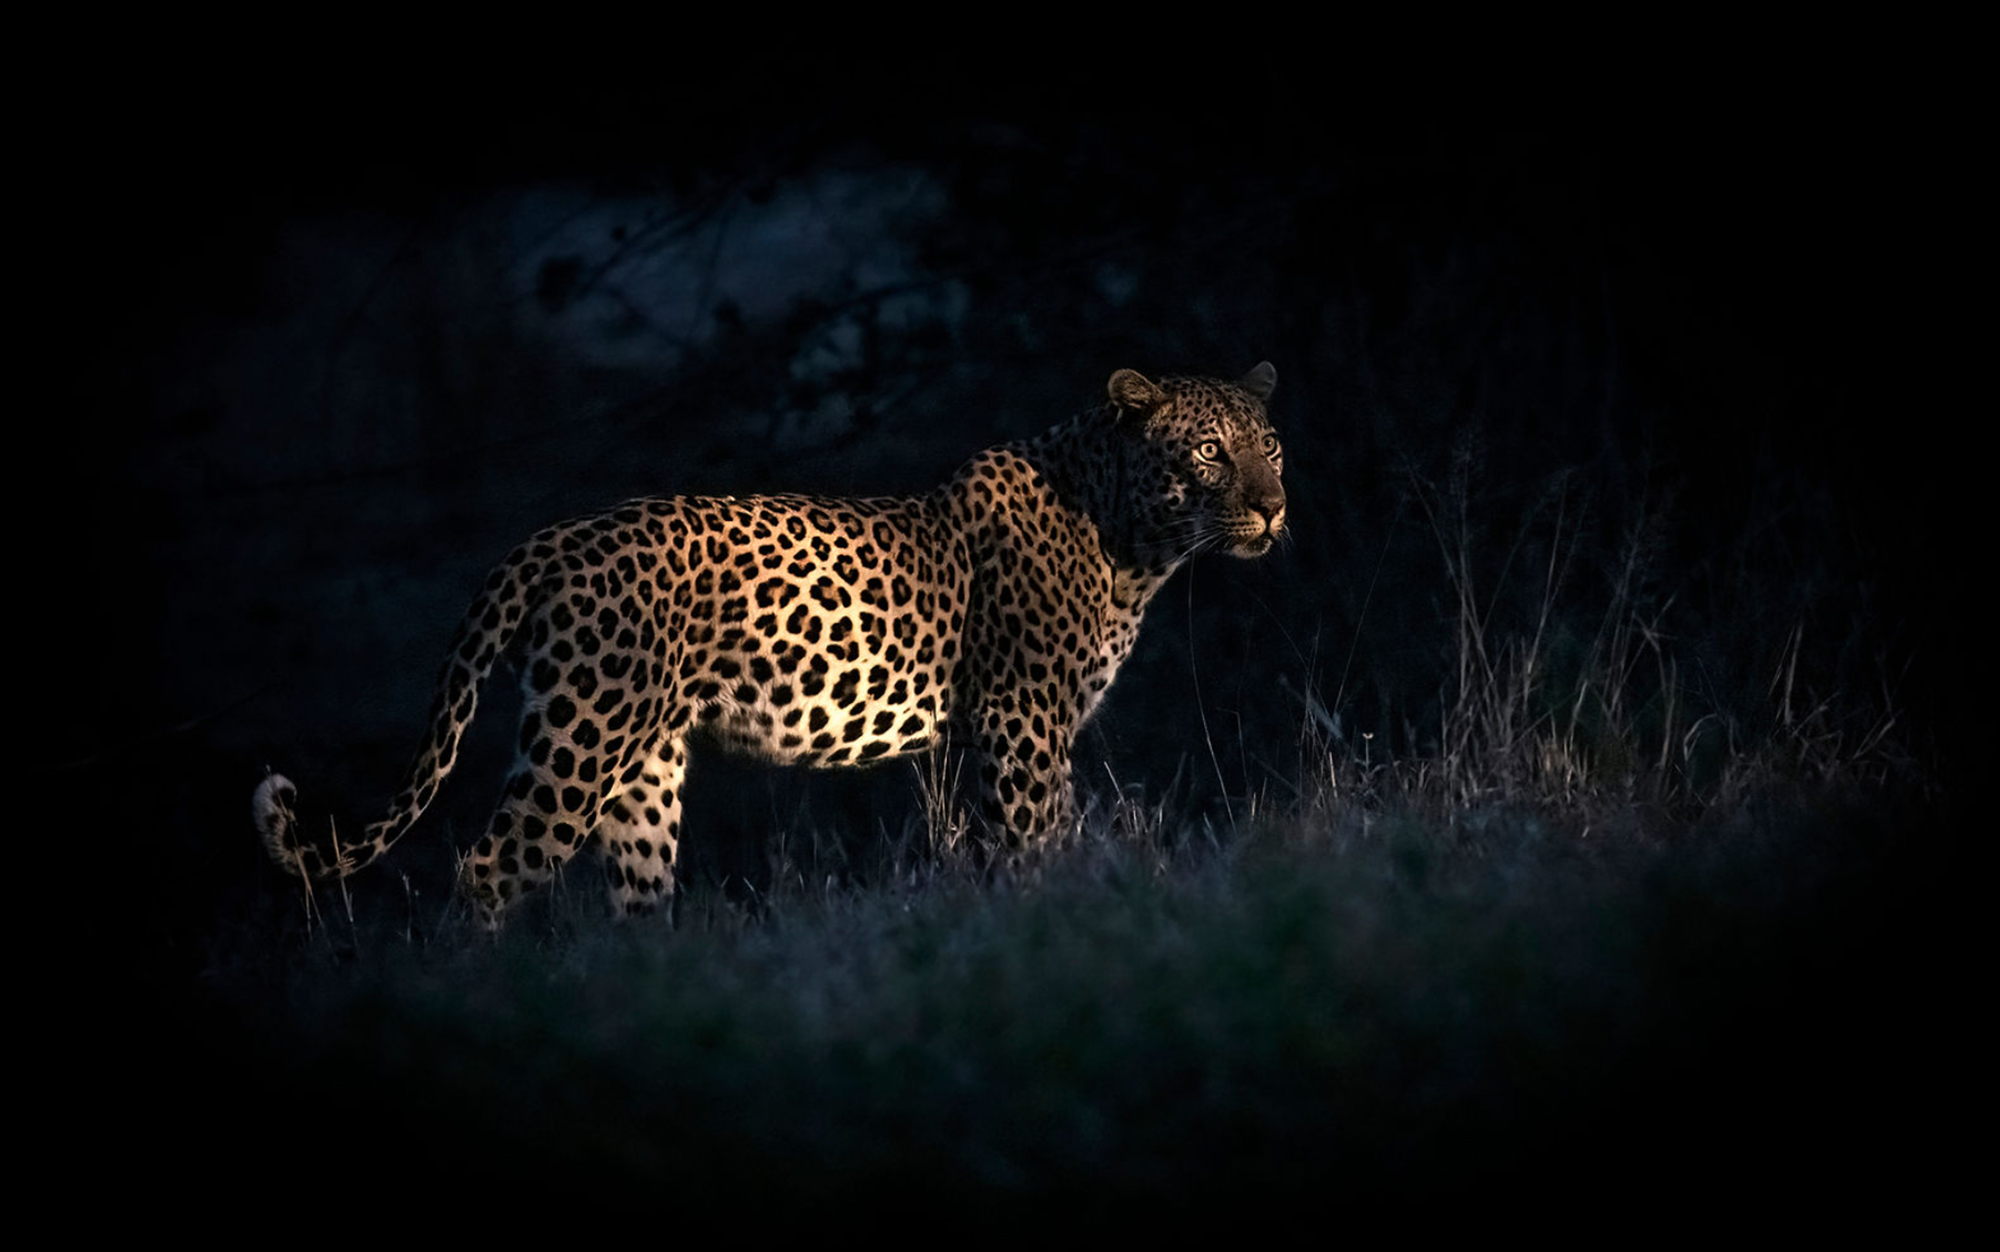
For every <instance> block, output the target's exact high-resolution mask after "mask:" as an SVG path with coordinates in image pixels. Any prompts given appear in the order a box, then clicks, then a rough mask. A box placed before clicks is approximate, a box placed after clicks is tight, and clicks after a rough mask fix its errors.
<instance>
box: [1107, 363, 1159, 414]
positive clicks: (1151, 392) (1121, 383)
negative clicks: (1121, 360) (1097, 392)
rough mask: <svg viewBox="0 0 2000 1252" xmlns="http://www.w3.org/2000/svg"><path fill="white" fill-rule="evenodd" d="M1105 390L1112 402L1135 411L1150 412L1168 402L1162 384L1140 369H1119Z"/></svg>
mask: <svg viewBox="0 0 2000 1252" xmlns="http://www.w3.org/2000/svg"><path fill="white" fill-rule="evenodd" d="M1104 390H1105V394H1107V395H1109V396H1110V397H1111V403H1113V404H1115V405H1117V406H1118V407H1119V408H1121V409H1128V410H1130V411H1132V412H1134V413H1150V412H1152V411H1153V410H1154V409H1157V408H1159V407H1160V406H1161V405H1162V404H1165V403H1166V402H1167V393H1166V392H1165V391H1163V390H1162V389H1161V388H1160V385H1159V384H1158V383H1155V382H1154V381H1153V380H1152V379H1150V378H1147V377H1146V376H1145V375H1144V374H1141V373H1140V372H1139V371H1138V370H1119V371H1118V372H1117V373H1116V374H1113V375H1112V376H1111V381H1110V382H1108V383H1106V384H1105V385H1104Z"/></svg>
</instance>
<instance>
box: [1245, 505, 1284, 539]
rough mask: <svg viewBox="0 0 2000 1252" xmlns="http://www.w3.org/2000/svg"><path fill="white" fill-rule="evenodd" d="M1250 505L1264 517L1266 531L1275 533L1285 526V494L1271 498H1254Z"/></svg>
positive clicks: (1258, 514) (1271, 533) (1270, 533)
mask: <svg viewBox="0 0 2000 1252" xmlns="http://www.w3.org/2000/svg"><path fill="white" fill-rule="evenodd" d="M1250 507H1251V509H1252V510H1254V511H1255V512H1256V514H1257V516H1259V517H1261V518H1263V519H1264V533H1265V534H1269V535H1275V534H1277V533H1278V532H1279V531H1280V530H1283V529H1284V526H1285V500H1284V497H1283V496H1279V497H1277V498H1276V499H1271V500H1252V501H1251V502H1250Z"/></svg>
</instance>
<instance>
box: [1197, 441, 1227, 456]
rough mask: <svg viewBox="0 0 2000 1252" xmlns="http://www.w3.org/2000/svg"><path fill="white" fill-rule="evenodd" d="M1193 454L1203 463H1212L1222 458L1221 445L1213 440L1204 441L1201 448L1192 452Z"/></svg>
mask: <svg viewBox="0 0 2000 1252" xmlns="http://www.w3.org/2000/svg"><path fill="white" fill-rule="evenodd" d="M1194 454H1195V455H1196V456H1198V457H1200V458H1201V459H1202V460H1204V461H1214V460H1217V459H1219V458H1220V457H1221V456H1222V445H1221V444H1219V443H1217V442H1216V441H1215V440H1213V439H1205V440H1203V441H1202V444H1201V446H1200V447H1199V448H1196V449H1195V450H1194Z"/></svg>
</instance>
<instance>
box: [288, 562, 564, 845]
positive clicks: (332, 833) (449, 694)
mask: <svg viewBox="0 0 2000 1252" xmlns="http://www.w3.org/2000/svg"><path fill="white" fill-rule="evenodd" d="M538 538H539V536H538ZM534 546H535V545H533V544H530V545H526V546H523V547H522V548H519V549H516V550H515V552H514V553H513V554H512V555H510V556H509V557H508V558H507V559H506V560H505V561H503V562H501V563H500V565H499V566H497V567H496V568H495V569H494V570H493V572H492V574H490V575H488V577H487V579H486V585H485V587H484V588H483V589H481V591H480V593H479V594H478V595H477V596H476V597H474V598H473V601H472V607H471V608H469V609H467V610H466V614H465V620H464V621H463V622H461V623H460V624H459V628H458V635H457V637H456V638H454V639H453V640H452V646H451V652H450V653H449V654H448V655H447V656H446V657H445V662H444V668H443V671H442V672H441V673H440V674H439V675H438V685H437V696H436V698H435V699H434V700H433V701H432V703H431V713H430V718H429V720H428V722H427V725H428V726H429V728H430V729H429V730H427V731H426V732H425V733H424V741H423V743H422V745H421V746H419V747H418V749H417V754H416V757H415V759H413V760H412V761H411V762H410V767H409V769H408V770H407V771H405V773H404V775H403V783H402V786H401V787H399V788H398V789H397V791H396V797H395V799H393V800H391V801H390V802H389V811H388V813H387V814H386V815H385V816H383V817H382V818H381V819H379V820H377V821H375V822H373V823H371V824H369V825H368V827H367V828H366V829H364V830H363V831H361V833H360V835H359V837H352V836H345V835H342V834H341V832H340V831H339V830H338V829H337V828H336V827H335V825H334V823H333V822H332V820H331V819H328V820H327V821H326V822H325V824H324V827H323V828H320V827H319V826H318V825H317V824H315V826H314V828H313V829H311V830H308V829H306V827H305V825H304V824H303V823H301V822H300V820H299V816H298V788H297V787H296V786H294V784H293V783H292V780H291V779H289V778H286V777H285V776H284V775H283V774H275V773H274V774H269V775H267V776H266V777H265V779H264V781H263V782H261V783H259V784H258V786H257V790H256V791H255V792H254V793H253V794H252V795H251V797H250V820H251V822H252V823H253V824H254V825H255V826H256V827H257V833H258V834H259V835H260V836H261V837H262V838H263V841H264V851H265V852H266V853H268V854H269V855H270V857H271V860H272V861H274V862H276V864H277V865H278V866H279V868H281V869H283V870H285V871H286V872H288V873H291V874H295V875H297V876H298V877H300V878H305V879H315V878H329V877H339V878H345V877H346V876H347V875H349V874H351V873H353V872H354V871H356V870H358V869H360V868H362V867H363V866H365V865H368V864H369V863H371V862H373V861H374V860H376V859H377V858H378V857H380V856H381V855H382V854H383V853H385V852H387V851H388V850H389V848H390V847H391V846H392V845H393V844H394V843H395V842H396V840H398V839H400V838H402V837H403V832H405V831H407V830H408V829H409V828H410V827H411V826H413V825H415V824H416V821H417V819H418V818H419V817H421V816H422V815H423V812H424V809H426V808H427V807H429V805H430V802H431V800H432V799H433V798H434V797H435V796H436V795H437V791H438V788H439V787H440V786H441V785H442V784H443V783H444V779H445V775H447V774H449V773H450V772H451V767H452V766H453V765H454V764H455V763H456V762H457V760H458V749H459V746H460V744H461V743H463V741H464V738H465V729H466V727H467V726H469V725H470V724H471V722H472V715H473V712H474V711H475V709H476V708H477V707H478V703H479V691H480V689H481V688H482V687H483V686H484V685H485V683H486V678H487V676H488V675H489V674H491V673H492V672H493V666H494V664H495V662H497V661H498V660H499V659H500V655H501V654H502V653H503V652H505V651H506V649H507V646H508V644H510V643H511V642H512V641H513V639H514V636H515V635H516V634H517V633H518V632H519V630H520V628H521V625H522V624H523V623H524V622H526V621H527V620H528V618H529V617H530V616H531V615H532V613H533V610H534V608H535V604H534V600H535V598H536V597H537V596H538V595H540V594H541V582H540V575H541V574H542V573H543V572H544V570H545V569H546V565H545V563H544V562H543V561H542V560H540V559H537V556H536V555H534V554H533V553H532V552H531V549H532V548H533V547H534Z"/></svg>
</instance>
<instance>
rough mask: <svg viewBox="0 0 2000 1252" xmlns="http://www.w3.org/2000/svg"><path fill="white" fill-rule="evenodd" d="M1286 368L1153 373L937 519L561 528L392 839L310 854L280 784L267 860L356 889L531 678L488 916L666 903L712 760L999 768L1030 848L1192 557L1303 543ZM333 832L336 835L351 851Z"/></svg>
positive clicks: (682, 508)
mask: <svg viewBox="0 0 2000 1252" xmlns="http://www.w3.org/2000/svg"><path fill="white" fill-rule="evenodd" d="M1276 380H1277V375H1276V371H1274V370H1273V369H1272V368H1271V366H1270V365H1269V363H1264V364H1260V365H1258V366H1257V367H1256V368H1255V369H1252V370H1251V371H1250V372H1249V373H1248V374H1246V375H1244V376H1243V377H1242V378H1241V379H1239V380H1237V381H1235V382H1223V381H1218V380H1214V379H1199V378H1169V379H1165V380H1163V381H1162V382H1159V383H1154V382H1152V381H1150V380H1148V379H1147V378H1145V377H1143V376H1142V375H1140V374H1138V373H1137V372H1135V371H1133V370H1119V371H1118V372H1117V373H1115V374H1113V375H1112V376H1111V379H1110V382H1109V384H1108V387H1107V390H1108V394H1109V403H1107V404H1105V405H1102V406H1100V407H1099V408H1096V409H1093V410H1090V411H1089V412H1086V413H1082V414H1079V415H1078V416H1076V417H1074V418H1071V419H1070V420H1069V421H1066V422H1063V423H1062V424H1060V425H1058V426H1056V427H1054V428H1053V429H1051V430H1049V431H1047V432H1046V433H1044V434H1042V435H1040V436H1039V437H1037V438H1034V439H1029V440H1024V441H1021V442H1017V443H1009V444H1003V445H1001V446H999V447H996V448H991V449H988V450H987V451H985V452H981V453H979V454H978V455H977V456H975V457H973V458H972V459H971V460H970V461H968V462H966V464H965V465H964V466H963V467H962V468H961V469H960V470H959V471H958V472H957V473H956V474H955V475H953V476H952V478H951V480H950V481H949V482H947V483H945V484H944V485H943V486H941V487H939V488H938V489H937V490H935V491H932V492H931V493H929V494H928V495H922V496H912V497H903V498H885V499H862V500H849V499H832V498H825V497H816V496H796V495H780V496H751V497H745V498H741V499H737V498H731V497H705V496H677V497H673V498H661V499H650V500H634V501H632V502H630V503H627V504H624V505H620V506H619V507H617V508H615V509H612V510H610V511H608V512H604V513H599V514H595V515H593V516H589V517H582V518H578V519H576V520H574V521H569V522H564V523H562V524H560V525H556V526H551V527H549V528H548V529H546V530H544V531H541V532H540V533H538V534H536V535H535V536H534V537H533V538H531V539H529V540H528V541H527V542H526V543H524V544H522V545H521V546H520V547H518V548H516V549H515V550H514V551H513V552H511V553H509V554H508V556H507V558H506V559H505V560H504V561H502V562H501V563H500V564H499V566H498V567H497V568H495V569H494V570H493V572H492V573H491V574H490V575H488V577H487V579H486V585H485V587H484V588H483V589H482V590H481V591H480V593H479V594H478V596H477V597H475V598H474V600H473V602H472V607H471V608H470V609H469V610H468V611H467V613H466V616H465V620H464V622H463V623H462V624H461V625H460V626H459V629H458V636H457V638H456V639H455V640H454V641H453V643H452V648H451V652H450V655H449V656H448V657H447V659H446V661H445V665H444V672H443V675H442V677H441V679H440V681H439V684H438V691H437V696H436V699H435V702H434V703H433V706H432V709H431V715H430V721H429V730H428V732H427V733H426V735H425V737H424V741H423V744H422V746H421V747H420V748H419V750H418V752H417V755H416V759H415V760H414V761H413V762H412V763H411V765H410V768H409V771H408V773H407V774H406V776H405V777H404V780H403V784H402V787H401V789H400V790H398V791H397V793H396V796H395V799H394V800H393V801H391V803H390V805H389V811H388V814H387V815H386V816H384V817H383V818H381V819H380V820H379V821H377V822H375V823H374V824H372V825H370V826H369V827H367V828H366V830H365V831H363V832H362V834H361V836H360V838H358V839H356V840H353V841H352V842H350V843H346V844H341V843H338V842H336V841H335V839H334V838H333V837H332V835H331V833H328V834H326V835H321V836H312V835H308V834H307V833H306V831H305V829H304V828H303V826H302V824H301V823H300V822H299V821H298V819H297V817H296V807H295V802H296V793H295V790H294V788H293V785H292V783H291V782H290V781H289V780H287V779H286V778H284V777H283V776H282V775H278V774H273V775H271V776H270V777H268V778H266V779H265V780H264V782H263V784H262V785H261V786H259V787H258V788H257V791H256V795H255V797H254V799H253V803H252V812H253V816H254V819H255V822H256V825H257V828H258V830H259V832H260V833H261V834H262V836H263V839H264V843H265V847H266V849H267V850H268V851H269V853H270V855H271V857H272V859H273V860H274V861H276V862H277V863H278V864H279V865H280V866H282V867H284V868H285V869H287V870H289V871H291V872H292V873H295V874H300V875H303V876H308V877H324V876H328V875H345V874H348V873H352V872H353V871H354V870H357V869H359V868H361V867H362V866H364V865H367V864H368V863H370V862H371V861H374V860H375V859H377V858H378V857H380V856H381V855H382V854H383V853H384V852H386V851H387V850H388V849H389V847H390V846H391V845H392V844H394V843H395V841H396V840H397V839H398V838H399V837H400V836H401V835H402V834H403V832H404V831H406V830H408V829H409V828H410V826H411V825H412V824H413V823H415V821H416V820H417V818H418V817H419V815H421V814H422V813H423V811H424V809H425V807H426V806H428V805H429V804H430V802H431V800H432V799H433V798H434V797H435V796H436V794H437V790H438V787H439V785H440V784H441V783H442V782H443V781H444V778H445V775H446V774H447V773H449V772H450V770H451V767H452V764H453V763H454V761H455V760H456V759H457V756H458V751H459V746H460V744H461V742H462V741H463V738H464V735H465V730H466V727H467V725H468V724H469V723H470V722H471V720H472V716H473V711H474V708H475V706H476V705H477V702H478V696H479V691H480V687H481V685H482V683H483V682H484V680H485V678H486V676H487V674H488V673H489V672H490V671H491V670H492V668H493V666H494V663H495V662H496V661H497V660H499V658H500V657H501V656H502V655H503V654H507V653H509V652H510V651H512V652H515V653H518V654H519V655H520V657H521V663H522V683H523V689H524V694H525V708H524V710H523V713H522V717H521V727H520V734H519V736H518V756H517V758H516V761H515V764H514V768H513V771H512V772H511V774H510V775H509V777H508V780H507V783H506V785H505V787H504V790H503V793H502V796H501V799H500V803H499V806H498V808H497V809H496V810H495V811H494V814H493V817H492V820H491V822H490V824H489V825H488V827H487V829H486V832H485V834H484V835H483V836H482V837H481V838H480V839H479V841H478V843H477V844H475V845H474V846H473V848H472V851H471V853H470V854H469V855H468V856H467V857H466V859H465V861H464V864H463V886H464V887H465V889H466V890H467V892H468V894H469V895H470V896H471V898H472V899H473V901H474V902H475V903H476V904H477V906H478V907H479V909H480V910H481V912H482V914H483V916H485V917H486V918H487V919H488V920H489V921H491V922H497V919H498V917H499V915H500V913H501V911H502V910H503V909H504V908H505V907H506V905H507V904H508V903H509V902H510V901H512V900H514V899H517V898H518V897H519V896H520V895H521V894H522V893H524V892H526V891H528V890H529V889H531V888H533V887H534V886H536V885H537V884H539V883H541V882H543V881H545V880H547V879H548V878H549V877H550V876H551V875H552V874H554V873H555V872H556V870H557V869H558V868H559V867H560V866H561V865H562V864H563V863H564V862H565V861H567V860H568V859H569V858H570V857H571V856H573V855H574V854H575V853H576V852H578V851H579V850H581V849H582V848H584V847H586V846H589V847H595V848H598V849H600V850H601V851H602V852H604V853H605V854H606V855H607V856H608V857H609V858H610V860H611V863H612V867H613V870H614V873H613V875H612V880H613V885H612V903H613V905H614V907H616V908H617V909H619V910H620V911H622V912H625V913H638V912H644V911H647V910H649V909H651V908H653V907H655V906H657V905H658V904H660V903H661V902H662V901H664V900H666V899H668V898H669V897H670V896H671V894H672V891H673V886H674V857H675V852H676V850H677V848H678V846H679V842H680V834H681V797H682V791H683V784H684V783H685V781H686V776H687V769H688V754H689V749H690V747H691V746H703V747H719V748H724V749H728V750H731V751H736V752H741V753H747V754H750V755H753V756H757V757H761V758H763V759H765V760H769V761H775V762H782V763H785V764H792V765H810V766H820V767H828V768H831V767H839V766H851V765H864V764H868V763H870V762H874V761H883V760H888V759H890V758H893V757H898V756H905V755H908V754H911V753H916V752H923V751H925V750H926V749H929V748H930V747H931V746H932V745H933V744H934V743H936V742H937V740H938V738H939V736H940V735H943V734H945V733H946V732H947V730H948V729H949V730H953V731H955V732H956V733H959V734H962V735H964V736H965V738H966V741H967V742H968V744H969V745H970V747H971V748H972V750H973V752H974V753H975V756H976V761H977V777H978V782H979V811H980V815H981V817H982V818H983V820H984V822H985V823H986V824H987V825H988V826H989V827H991V828H993V829H995V830H997V831H999V832H1003V833H1004V834H1005V835H1006V836H1007V837H1009V838H1011V839H1014V840H1017V841H1020V840H1027V839H1032V838H1033V837H1035V836H1037V835H1041V834H1045V833H1047V832H1049V831H1051V830H1054V829H1056V828H1058V827H1060V826H1061V825H1063V823H1064V822H1066V821H1067V820H1068V819H1069V818H1070V815H1071V812H1072V792H1071V779H1070V751H1071V748H1072V746H1073V744H1074V742H1075V739H1076V733H1077V730H1078V729H1079V728H1080V727H1081V726H1082V725H1083V723H1084V722H1085V720H1086V719H1088V718H1089V717H1090V716H1091V714H1092V713H1093V712H1095V711H1096V709H1097V706H1098V704H1099V702H1100V701H1101V700H1102V699H1103V697H1104V692H1105V690H1106V689H1107V688H1108V687H1109V686H1110V685H1111V681H1112V679H1113V678H1114V677H1116V676H1117V673H1118V668H1119V666H1120V665H1121V664H1122V663H1123V662H1124V660H1125V658H1126V657H1127V656H1128V655H1129V654H1130V653H1131V650H1132V645H1133V642H1134V640H1135V639H1136V638H1137V636H1138V630H1139V620H1140V618H1141V617H1142V616H1143V615H1144V613H1145V610H1146V605H1147V604H1148V603H1149V602H1150V601H1151V600H1152V598H1153V596H1154V594H1155V593H1156V592H1158V591H1159V589H1160V587H1161V585H1162V584H1163V583H1165V582H1166V580H1167V578H1168V577H1169V576H1170V575H1172V573H1173V572H1174V570H1175V569H1176V568H1178V567H1179V566H1180V564H1181V563H1182V562H1184V561H1185V560H1187V559H1188V558H1189V557H1190V556H1192V555H1194V554H1196V553H1198V552H1202V551H1205V550H1220V551H1224V552H1229V553H1231V554H1233V555H1236V556H1244V557H1250V556H1258V555H1261V554H1262V553H1264V552H1266V551H1268V550H1269V549H1270V547H1271V546H1272V544H1273V543H1274V542H1276V540H1277V539H1278V538H1279V536H1280V535H1282V534H1283V532H1284V526H1285V493H1284V488H1283V486H1282V485H1281V484H1280V482H1279V475H1280V474H1281V473H1282V472H1283V468H1284V465H1283V459H1282V454H1281V452H1280V449H1279V446H1278V440H1277V436H1276V435H1275V434H1274V433H1273V432H1272V430H1271V426H1270V423H1269V421H1268V419H1267V417H1266V415H1265V404H1266V401H1267V399H1268V398H1269V396H1270V394H1271V390H1272V388H1273V386H1274V385H1275V384H1276ZM330 830H331V827H330V826H329V832H330Z"/></svg>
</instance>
